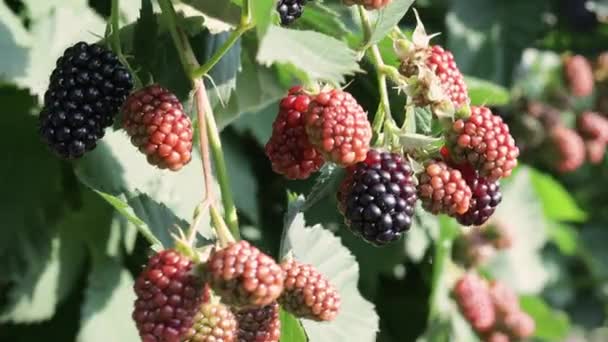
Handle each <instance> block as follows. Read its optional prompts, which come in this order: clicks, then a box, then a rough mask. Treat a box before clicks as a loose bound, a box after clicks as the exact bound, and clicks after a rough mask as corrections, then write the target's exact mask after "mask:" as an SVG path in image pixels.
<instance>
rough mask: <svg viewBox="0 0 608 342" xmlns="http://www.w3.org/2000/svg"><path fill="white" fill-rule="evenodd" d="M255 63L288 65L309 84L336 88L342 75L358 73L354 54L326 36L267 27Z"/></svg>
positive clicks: (358, 69) (340, 43)
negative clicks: (304, 76) (323, 82)
mask: <svg viewBox="0 0 608 342" xmlns="http://www.w3.org/2000/svg"><path fill="white" fill-rule="evenodd" d="M257 61H258V62H259V63H261V64H263V65H266V66H270V65H272V64H275V63H278V64H288V65H291V66H292V67H294V68H296V69H297V70H299V71H301V72H303V73H305V74H306V75H307V77H308V78H309V79H311V80H317V81H326V82H331V83H336V84H340V83H342V82H344V79H345V78H344V77H345V75H352V74H354V73H355V72H358V71H360V68H359V64H358V63H357V53H356V52H355V51H353V50H351V49H349V48H348V46H347V45H346V44H345V43H343V42H341V41H339V40H337V39H335V38H332V37H329V36H326V35H324V34H321V33H318V32H313V31H296V30H289V29H285V28H282V27H278V26H271V27H269V29H268V31H267V32H266V35H265V36H264V38H263V39H262V42H261V43H260V48H259V51H258V54H257Z"/></svg>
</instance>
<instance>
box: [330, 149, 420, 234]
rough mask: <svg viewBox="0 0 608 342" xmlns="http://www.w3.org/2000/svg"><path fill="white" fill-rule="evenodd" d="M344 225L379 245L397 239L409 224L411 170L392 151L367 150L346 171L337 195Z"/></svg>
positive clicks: (412, 193) (413, 192) (412, 200)
mask: <svg viewBox="0 0 608 342" xmlns="http://www.w3.org/2000/svg"><path fill="white" fill-rule="evenodd" d="M338 197H339V200H340V202H341V203H340V207H341V208H342V209H344V218H345V223H346V225H347V226H348V227H349V228H350V229H351V230H352V231H353V232H354V233H355V234H357V235H359V236H361V237H362V238H363V239H364V240H366V241H368V242H370V243H372V244H374V245H376V246H382V245H385V244H387V243H389V242H392V241H395V240H397V239H399V237H400V236H401V234H402V233H403V232H404V231H406V230H408V229H409V228H410V226H411V224H412V216H413V215H414V204H415V203H416V199H417V195H416V187H415V186H414V173H413V171H412V168H411V166H410V165H409V164H408V162H407V161H406V160H404V158H403V157H402V156H400V155H398V154H395V153H389V152H380V151H376V150H370V151H369V152H368V154H367V158H366V159H365V160H364V161H362V162H360V163H357V164H356V165H355V166H353V167H352V168H351V169H349V171H348V175H347V177H346V178H345V180H344V181H343V184H342V186H341V187H340V192H339V194H338Z"/></svg>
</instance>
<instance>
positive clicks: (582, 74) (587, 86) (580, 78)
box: [564, 55, 595, 97]
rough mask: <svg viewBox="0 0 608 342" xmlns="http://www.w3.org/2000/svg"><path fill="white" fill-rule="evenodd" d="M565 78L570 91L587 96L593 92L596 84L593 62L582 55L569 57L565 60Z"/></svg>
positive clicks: (573, 93) (578, 95)
mask: <svg viewBox="0 0 608 342" xmlns="http://www.w3.org/2000/svg"><path fill="white" fill-rule="evenodd" d="M564 79H565V81H566V84H567V85H568V88H569V89H570V93H572V95H574V96H576V97H585V96H589V95H591V94H592V93H593V88H594V86H595V83H594V76H593V68H592V66H591V63H589V61H588V60H587V58H585V57H584V56H581V55H575V56H571V57H567V58H566V60H565V61H564Z"/></svg>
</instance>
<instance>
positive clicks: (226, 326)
mask: <svg viewBox="0 0 608 342" xmlns="http://www.w3.org/2000/svg"><path fill="white" fill-rule="evenodd" d="M237 333H238V330H237V321H236V316H235V315H234V313H233V312H232V310H230V308H229V307H228V306H226V305H224V304H221V303H211V302H209V303H204V304H203V305H201V307H200V308H199V310H198V312H197V313H196V316H194V324H193V325H192V328H190V330H189V331H188V334H187V336H186V338H185V339H184V342H220V341H221V342H233V341H236V339H237Z"/></svg>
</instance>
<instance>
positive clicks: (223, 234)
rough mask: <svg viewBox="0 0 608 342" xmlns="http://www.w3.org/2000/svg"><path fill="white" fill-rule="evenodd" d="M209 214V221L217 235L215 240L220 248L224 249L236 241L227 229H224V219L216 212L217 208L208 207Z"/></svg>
mask: <svg viewBox="0 0 608 342" xmlns="http://www.w3.org/2000/svg"><path fill="white" fill-rule="evenodd" d="M209 212H210V213H211V221H212V222H213V227H215V234H216V235H217V239H218V241H219V242H220V245H221V246H222V247H226V246H228V245H229V244H231V243H233V242H235V241H236V239H235V238H234V236H232V234H231V232H230V230H229V229H228V227H226V223H225V222H224V219H223V218H222V216H221V215H220V213H219V212H218V211H217V208H216V207H215V206H214V205H212V206H211V207H209Z"/></svg>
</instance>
